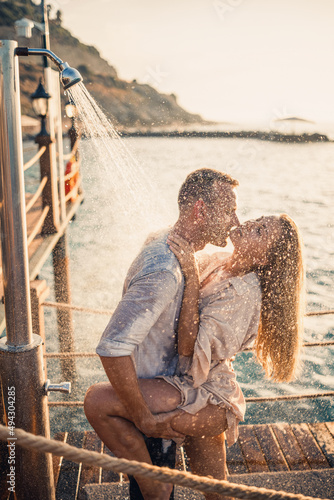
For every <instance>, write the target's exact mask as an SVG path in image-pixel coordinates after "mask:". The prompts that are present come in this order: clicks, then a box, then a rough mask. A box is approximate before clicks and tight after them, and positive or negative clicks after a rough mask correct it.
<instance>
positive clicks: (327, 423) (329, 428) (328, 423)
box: [326, 422, 334, 439]
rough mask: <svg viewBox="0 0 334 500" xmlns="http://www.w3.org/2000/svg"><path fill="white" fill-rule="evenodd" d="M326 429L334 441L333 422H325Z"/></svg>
mask: <svg viewBox="0 0 334 500" xmlns="http://www.w3.org/2000/svg"><path fill="white" fill-rule="evenodd" d="M326 427H327V429H328V430H329V432H330V433H331V434H332V436H333V439H334V422H326Z"/></svg>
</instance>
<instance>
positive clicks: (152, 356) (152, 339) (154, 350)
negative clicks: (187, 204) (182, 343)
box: [96, 231, 184, 378]
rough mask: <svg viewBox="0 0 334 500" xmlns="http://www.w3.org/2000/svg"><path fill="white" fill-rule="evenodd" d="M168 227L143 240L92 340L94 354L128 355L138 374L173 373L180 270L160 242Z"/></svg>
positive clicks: (176, 261)
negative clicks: (99, 331)
mask: <svg viewBox="0 0 334 500" xmlns="http://www.w3.org/2000/svg"><path fill="white" fill-rule="evenodd" d="M167 234H168V231H164V232H163V233H161V235H160V236H159V237H157V238H156V239H154V240H151V241H150V242H149V243H148V244H146V245H144V247H143V249H142V251H141V252H140V254H139V255H138V256H137V258H136V259H135V261H134V262H133V264H132V265H131V267H130V269H129V271H128V274H127V277H126V279H125V283H124V289H123V297H122V300H121V301H120V303H119V304H118V306H117V308H116V310H115V312H114V314H113V315H112V317H111V319H110V321H109V324H108V325H107V328H106V329H105V331H104V333H103V335H102V338H101V340H100V342H99V344H98V346H97V349H96V352H97V354H99V355H100V356H107V357H116V356H132V358H133V361H134V363H135V367H136V372H137V376H138V377H139V378H153V377H155V376H157V375H173V374H174V373H175V369H176V365H177V361H178V356H177V346H176V331H177V320H178V317H179V314H180V307H181V301H182V295H183V285H184V282H183V276H182V272H181V268H180V265H179V263H178V260H177V259H176V257H175V255H174V254H173V253H172V252H171V251H170V250H169V248H168V245H167V243H166V240H167Z"/></svg>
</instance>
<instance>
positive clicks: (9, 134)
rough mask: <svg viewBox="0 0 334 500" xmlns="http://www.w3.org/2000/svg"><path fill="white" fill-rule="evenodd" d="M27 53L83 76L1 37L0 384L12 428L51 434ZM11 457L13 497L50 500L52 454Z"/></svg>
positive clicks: (72, 78) (69, 80) (71, 76)
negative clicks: (38, 320)
mask: <svg viewBox="0 0 334 500" xmlns="http://www.w3.org/2000/svg"><path fill="white" fill-rule="evenodd" d="M29 55H41V56H46V57H48V58H49V59H51V60H52V61H53V62H54V63H55V65H56V66H57V68H58V69H59V71H60V80H61V83H62V85H63V87H64V89H65V90H66V89H68V88H70V87H72V85H75V84H76V83H79V82H81V81H82V77H81V75H80V73H79V72H78V71H77V70H76V69H73V68H71V67H70V66H69V65H68V64H67V63H64V62H63V61H62V60H61V59H59V58H58V57H57V56H56V55H55V54H54V53H53V52H51V51H50V50H47V49H30V48H25V47H17V42H16V41H14V40H0V226H1V231H2V238H1V249H2V252H1V253H2V276H3V285H4V297H5V300H4V313H5V323H6V335H5V336H3V337H1V338H0V378H1V381H2V387H14V388H16V389H15V390H16V392H15V398H16V399H15V405H16V410H15V419H16V420H15V426H16V427H17V428H23V429H25V430H27V431H30V432H33V433H35V434H39V435H43V436H45V437H50V424H49V414H48V400H47V392H48V391H49V390H50V386H48V385H46V384H45V383H46V380H45V379H46V371H45V367H44V357H43V339H42V337H41V336H40V335H39V334H38V333H34V332H33V326H32V314H31V300H30V274H29V259H28V244H27V228H26V211H25V203H26V201H25V191H24V168H23V148H22V127H21V103H20V85H19V64H18V57H15V56H29ZM55 179H56V180H55V185H56V188H57V178H56V177H55ZM46 389H47V391H46ZM14 439H15V438H14ZM15 460H16V466H15V471H16V475H17V482H16V489H15V493H16V498H18V500H23V499H25V498H36V500H37V499H38V500H55V487H54V477H53V470H52V460H51V455H50V456H49V455H44V454H41V453H37V452H34V451H33V450H25V449H23V448H20V447H17V449H16V459H15Z"/></svg>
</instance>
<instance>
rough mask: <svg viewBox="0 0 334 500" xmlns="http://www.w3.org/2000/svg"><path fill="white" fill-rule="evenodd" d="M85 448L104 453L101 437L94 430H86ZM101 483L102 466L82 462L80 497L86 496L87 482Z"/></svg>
mask: <svg viewBox="0 0 334 500" xmlns="http://www.w3.org/2000/svg"><path fill="white" fill-rule="evenodd" d="M83 448H84V449H85V450H89V451H97V452H98V453H102V443H101V440H100V438H99V437H98V436H97V434H96V433H95V432H94V431H87V432H85V439H84V444H83ZM100 483H101V467H92V466H91V465H85V464H82V467H81V474H80V482H79V493H78V499H79V500H80V499H83V498H86V495H85V494H84V492H83V487H84V486H85V485H86V484H100Z"/></svg>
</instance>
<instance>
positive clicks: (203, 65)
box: [37, 0, 334, 128]
mask: <svg viewBox="0 0 334 500" xmlns="http://www.w3.org/2000/svg"><path fill="white" fill-rule="evenodd" d="M37 1H38V0H37ZM50 3H51V4H52V5H53V6H54V9H60V10H61V11H62V13H63V25H64V26H65V27H66V28H68V29H70V31H71V32H72V33H73V34H74V35H75V36H77V37H78V38H79V39H80V40H81V41H82V42H84V43H87V44H90V45H94V46H95V47H96V48H97V49H98V50H99V51H100V53H101V55H102V56H103V57H104V58H106V59H107V60H108V61H109V62H110V63H111V64H112V65H113V66H114V67H115V68H116V70H117V72H118V75H119V77H120V78H122V79H126V80H132V79H136V80H137V81H138V82H139V83H149V84H151V85H152V86H154V87H155V88H156V89H158V90H159V91H161V92H165V93H167V94H169V93H174V94H176V95H177V97H178V102H179V104H180V105H181V106H183V107H184V108H185V109H187V110H188V111H191V112H193V113H199V114H201V115H202V116H203V117H204V118H206V119H208V120H215V121H219V122H230V123H252V124H263V125H264V126H268V127H269V128H270V127H271V125H272V124H273V123H274V122H275V120H277V119H280V118H283V117H286V116H299V117H302V118H306V119H310V120H313V121H315V122H317V123H323V122H328V123H333V122H334V29H333V25H334V1H333V0H168V1H167V0H140V1H138V0H121V1H120V0H50ZM53 14H55V10H54V11H53ZM51 48H52V40H51Z"/></svg>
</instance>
